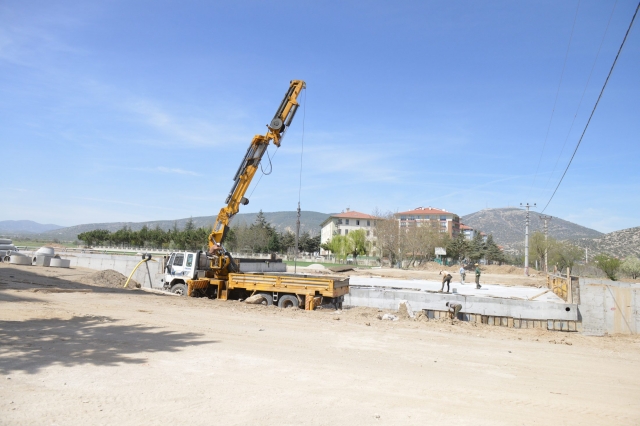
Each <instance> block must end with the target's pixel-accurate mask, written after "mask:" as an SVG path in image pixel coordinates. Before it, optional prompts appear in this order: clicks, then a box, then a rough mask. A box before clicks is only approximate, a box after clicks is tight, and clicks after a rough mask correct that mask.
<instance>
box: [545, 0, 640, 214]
mask: <svg viewBox="0 0 640 426" xmlns="http://www.w3.org/2000/svg"><path fill="white" fill-rule="evenodd" d="M638 10H640V3H638V6H636V11H635V13H634V14H633V18H631V22H630V23H629V28H627V32H626V33H625V35H624V38H623V39H622V43H621V44H620V48H619V49H618V53H617V54H616V57H615V59H614V60H613V64H612V65H611V69H610V70H609V74H608V75H607V78H606V79H605V81H604V84H603V85H602V89H601V90H600V94H599V95H598V99H597V100H596V103H595V105H594V106H593V109H592V110H591V114H590V115H589V119H588V120H587V124H585V126H584V130H583V131H582V135H580V139H579V140H578V143H577V145H576V148H575V149H574V150H573V155H572V156H571V159H570V160H569V164H567V167H566V168H565V169H564V173H563V174H562V177H561V178H560V182H558V185H557V186H556V189H555V190H554V191H553V194H551V198H549V201H547V205H545V206H544V209H542V211H541V212H540V213H544V211H545V210H546V209H547V207H549V203H551V200H553V197H554V196H555V195H556V192H557V191H558V188H560V184H561V183H562V180H563V179H564V177H565V175H566V174H567V171H568V170H569V167H570V166H571V162H572V161H573V158H574V157H575V156H576V152H578V148H579V147H580V143H582V138H584V134H585V133H586V132H587V128H588V127H589V123H591V119H592V118H593V114H594V113H595V112H596V108H598V103H599V102H600V99H601V98H602V94H603V93H604V89H605V88H606V87H607V83H608V82H609V77H611V74H612V73H613V69H614V68H615V66H616V63H617V62H618V58H619V57H620V53H621V52H622V48H623V47H624V43H625V42H626V41H627V37H628V36H629V33H630V32H631V27H633V22H634V21H635V20H636V16H637V15H638Z"/></svg>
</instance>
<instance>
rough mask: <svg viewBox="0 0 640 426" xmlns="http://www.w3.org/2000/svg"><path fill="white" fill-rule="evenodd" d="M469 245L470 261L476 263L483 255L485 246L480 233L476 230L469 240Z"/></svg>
mask: <svg viewBox="0 0 640 426" xmlns="http://www.w3.org/2000/svg"><path fill="white" fill-rule="evenodd" d="M470 246H471V247H470V250H469V260H471V263H476V262H478V261H479V260H480V259H482V258H483V257H485V255H486V251H487V248H486V245H485V243H484V238H483V237H482V234H481V233H479V232H478V233H477V234H476V235H474V236H473V240H471V244H470Z"/></svg>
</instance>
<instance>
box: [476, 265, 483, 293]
mask: <svg viewBox="0 0 640 426" xmlns="http://www.w3.org/2000/svg"><path fill="white" fill-rule="evenodd" d="M481 287H482V286H481V285H480V267H479V266H478V264H477V263H476V289H479V288H481Z"/></svg>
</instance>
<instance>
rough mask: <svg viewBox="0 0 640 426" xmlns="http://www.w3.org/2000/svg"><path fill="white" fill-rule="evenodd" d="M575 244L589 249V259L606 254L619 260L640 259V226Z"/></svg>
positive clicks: (586, 239)
mask: <svg viewBox="0 0 640 426" xmlns="http://www.w3.org/2000/svg"><path fill="white" fill-rule="evenodd" d="M575 244H576V245H578V246H580V247H583V248H588V249H589V257H590V258H591V256H592V255H593V256H595V255H596V254H598V253H606V254H609V255H612V256H616V257H619V258H624V257H627V256H636V257H640V226H637V227H635V228H628V229H622V230H620V231H615V232H611V233H609V234H605V235H603V236H602V237H600V238H594V239H589V238H583V239H580V240H578V241H575Z"/></svg>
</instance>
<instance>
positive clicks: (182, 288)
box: [171, 284, 187, 296]
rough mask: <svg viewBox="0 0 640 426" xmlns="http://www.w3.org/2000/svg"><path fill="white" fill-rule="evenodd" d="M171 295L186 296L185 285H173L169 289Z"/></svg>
mask: <svg viewBox="0 0 640 426" xmlns="http://www.w3.org/2000/svg"><path fill="white" fill-rule="evenodd" d="M171 293H175V294H179V295H180V296H186V295H187V285H186V284H175V285H174V286H173V287H171Z"/></svg>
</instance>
